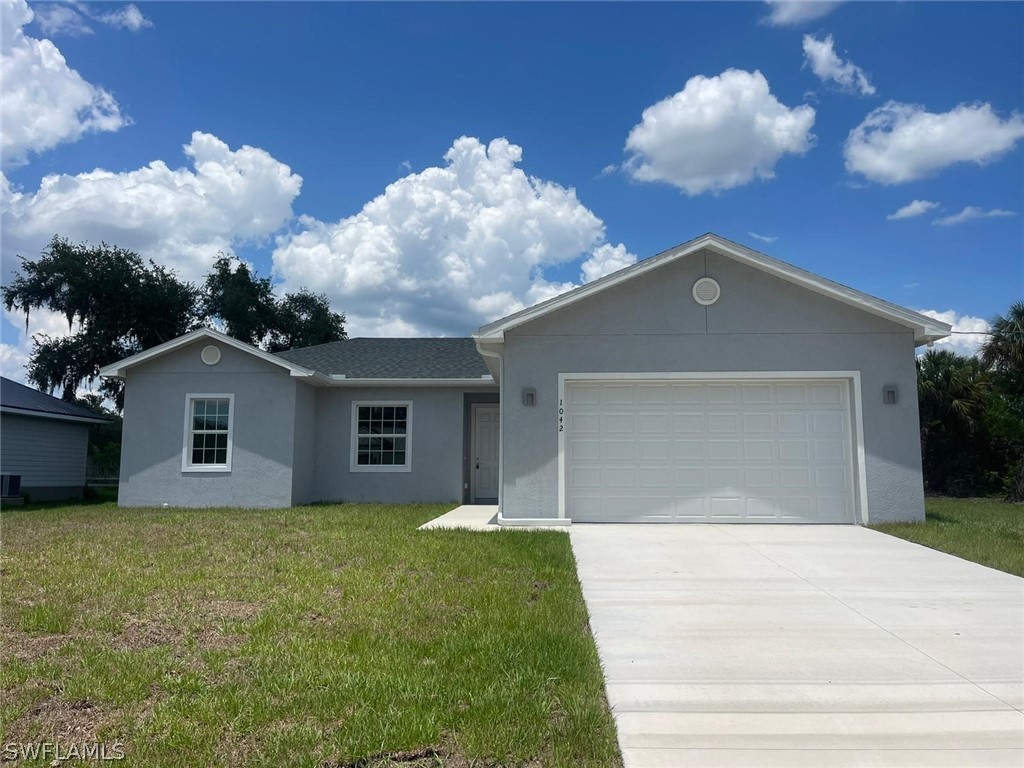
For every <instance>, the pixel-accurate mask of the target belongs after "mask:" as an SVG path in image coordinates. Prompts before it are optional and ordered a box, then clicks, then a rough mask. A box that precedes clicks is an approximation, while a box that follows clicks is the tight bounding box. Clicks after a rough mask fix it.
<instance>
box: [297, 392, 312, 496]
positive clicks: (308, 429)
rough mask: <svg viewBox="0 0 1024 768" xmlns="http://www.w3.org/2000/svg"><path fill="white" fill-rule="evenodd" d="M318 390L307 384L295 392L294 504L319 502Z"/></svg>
mask: <svg viewBox="0 0 1024 768" xmlns="http://www.w3.org/2000/svg"><path fill="white" fill-rule="evenodd" d="M316 401H317V390H316V389H314V388H313V387H312V386H310V385H308V384H304V383H297V385H296V389H295V440H294V446H293V450H292V504H308V503H310V502H311V501H316V494H315V490H314V480H315V478H316Z"/></svg>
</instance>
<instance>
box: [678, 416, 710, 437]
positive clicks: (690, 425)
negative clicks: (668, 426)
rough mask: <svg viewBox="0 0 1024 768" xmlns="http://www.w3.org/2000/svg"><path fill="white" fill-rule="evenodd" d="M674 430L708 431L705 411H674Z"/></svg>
mask: <svg viewBox="0 0 1024 768" xmlns="http://www.w3.org/2000/svg"><path fill="white" fill-rule="evenodd" d="M672 431H673V432H675V433H677V434H678V433H682V434H697V435H700V434H704V433H705V432H707V418H706V416H705V414H703V413H673V414H672Z"/></svg>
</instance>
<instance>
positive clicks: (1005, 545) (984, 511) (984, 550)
mask: <svg viewBox="0 0 1024 768" xmlns="http://www.w3.org/2000/svg"><path fill="white" fill-rule="evenodd" d="M925 512H926V516H927V520H926V521H925V522H924V523H885V524H884V525H877V526H873V527H875V528H877V529H878V530H880V531H882V532H883V533H888V534H891V535H893V536H899V537H900V538H901V539H906V540H907V541H913V542H916V543H917V544H923V545H924V546H926V547H931V548H932V549H938V550H940V551H942V552H948V553H949V554H951V555H956V556H957V557H962V558H964V559H966V560H973V561H974V562H976V563H981V564H982V565H987V566H989V567H990V568H998V569H999V570H1000V571H1006V572H1007V573H1013V574H1016V575H1017V576H1024V505H1022V504H1010V503H1007V502H1004V501H992V500H989V499H945V498H931V499H928V500H927V501H926V503H925Z"/></svg>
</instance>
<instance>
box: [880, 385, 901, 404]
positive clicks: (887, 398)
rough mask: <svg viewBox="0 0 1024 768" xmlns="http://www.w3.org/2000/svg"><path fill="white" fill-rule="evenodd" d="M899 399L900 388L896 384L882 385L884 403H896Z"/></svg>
mask: <svg viewBox="0 0 1024 768" xmlns="http://www.w3.org/2000/svg"><path fill="white" fill-rule="evenodd" d="M898 401H899V390H898V389H896V385H895V384H886V385H885V386H884V387H882V403H883V404H885V405H896V403H897V402H898Z"/></svg>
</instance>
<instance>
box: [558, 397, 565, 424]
mask: <svg viewBox="0 0 1024 768" xmlns="http://www.w3.org/2000/svg"><path fill="white" fill-rule="evenodd" d="M563 429H565V408H563V407H562V401H561V399H559V401H558V431H559V432H561V431H562V430H563Z"/></svg>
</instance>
